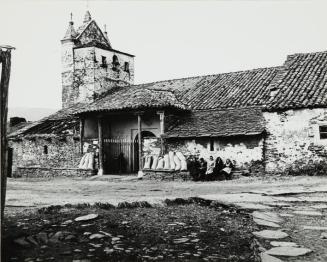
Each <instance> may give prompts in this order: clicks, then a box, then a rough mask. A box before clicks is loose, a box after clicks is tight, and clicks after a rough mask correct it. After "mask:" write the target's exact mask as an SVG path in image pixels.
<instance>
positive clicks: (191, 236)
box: [3, 204, 256, 262]
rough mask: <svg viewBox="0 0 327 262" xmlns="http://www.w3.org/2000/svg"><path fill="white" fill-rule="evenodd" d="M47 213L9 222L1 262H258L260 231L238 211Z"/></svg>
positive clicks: (177, 208) (175, 208)
mask: <svg viewBox="0 0 327 262" xmlns="http://www.w3.org/2000/svg"><path fill="white" fill-rule="evenodd" d="M46 211H47V212H38V213H36V214H23V215H18V216H15V217H10V218H9V219H6V220H5V225H6V226H5V241H4V242H5V244H6V248H5V249H4V254H5V257H3V261H29V262H32V261H185V260H187V261H235V262H237V261H244V262H245V261H253V259H254V258H253V254H254V253H253V250H252V248H251V243H252V238H253V236H252V234H251V232H252V231H253V230H254V229H255V228H256V227H255V226H254V223H253V221H252V219H251V217H250V216H249V215H247V214H246V213H244V212H243V213H240V212H237V211H236V210H235V209H234V210H233V209H226V208H222V207H219V206H216V207H213V206H204V205H199V204H188V205H171V206H166V207H154V208H132V209H131V208H118V209H113V208H109V210H104V209H100V208H95V207H91V208H88V207H86V208H78V209H77V208H62V209H58V210H57V209H53V210H50V212H49V210H46ZM90 213H93V214H94V213H95V214H98V215H99V216H98V217H97V218H95V219H92V220H89V221H80V222H77V221H74V218H76V217H78V216H81V215H86V214H90ZM67 221H68V222H67ZM55 236H59V237H58V238H57V237H55ZM22 237H25V239H28V241H29V242H28V243H29V244H28V245H26V246H24V245H22V244H20V245H18V244H16V243H15V242H14V240H15V239H17V238H22ZM217 247H219V248H217Z"/></svg>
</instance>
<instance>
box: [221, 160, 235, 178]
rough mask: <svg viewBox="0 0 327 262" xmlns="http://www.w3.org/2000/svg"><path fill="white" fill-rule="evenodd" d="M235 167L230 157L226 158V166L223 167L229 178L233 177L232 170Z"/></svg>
mask: <svg viewBox="0 0 327 262" xmlns="http://www.w3.org/2000/svg"><path fill="white" fill-rule="evenodd" d="M233 169H234V165H233V163H232V161H230V159H226V163H225V167H224V168H223V170H222V172H223V173H224V175H225V177H226V179H227V180H231V179H232V171H233Z"/></svg>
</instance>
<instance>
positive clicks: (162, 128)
mask: <svg viewBox="0 0 327 262" xmlns="http://www.w3.org/2000/svg"><path fill="white" fill-rule="evenodd" d="M157 114H158V115H159V120H160V148H161V154H164V143H163V134H164V133H165V112H164V111H158V112H157Z"/></svg>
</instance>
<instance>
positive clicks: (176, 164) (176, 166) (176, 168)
mask: <svg viewBox="0 0 327 262" xmlns="http://www.w3.org/2000/svg"><path fill="white" fill-rule="evenodd" d="M174 162H175V170H180V169H181V161H180V160H179V158H178V156H176V155H175V156H174Z"/></svg>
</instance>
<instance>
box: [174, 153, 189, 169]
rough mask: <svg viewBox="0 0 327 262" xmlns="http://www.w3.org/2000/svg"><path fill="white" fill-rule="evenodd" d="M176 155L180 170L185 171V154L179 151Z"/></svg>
mask: <svg viewBox="0 0 327 262" xmlns="http://www.w3.org/2000/svg"><path fill="white" fill-rule="evenodd" d="M176 156H178V158H179V159H180V161H181V170H182V171H185V170H187V163H186V158H185V156H184V155H183V154H182V153H181V152H176Z"/></svg>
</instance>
